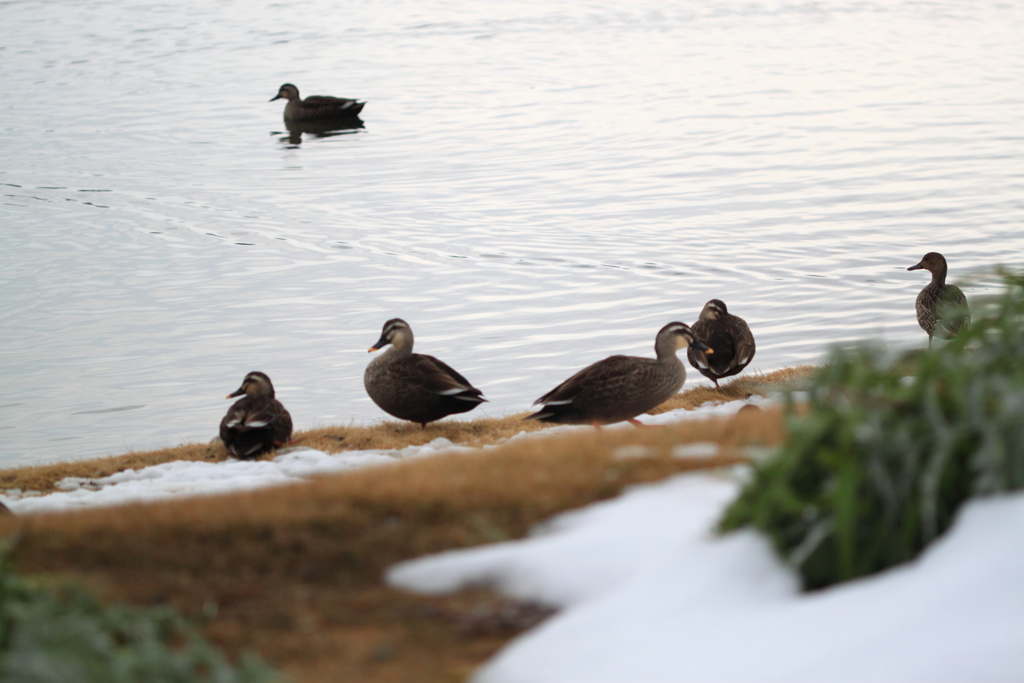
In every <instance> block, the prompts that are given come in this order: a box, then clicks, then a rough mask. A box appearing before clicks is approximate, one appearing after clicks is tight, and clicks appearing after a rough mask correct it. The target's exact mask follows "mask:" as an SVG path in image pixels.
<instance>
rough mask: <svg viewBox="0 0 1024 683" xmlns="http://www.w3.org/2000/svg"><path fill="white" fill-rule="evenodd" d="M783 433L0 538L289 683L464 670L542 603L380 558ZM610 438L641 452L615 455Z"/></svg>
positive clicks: (461, 673)
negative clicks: (712, 447) (454, 587)
mask: <svg viewBox="0 0 1024 683" xmlns="http://www.w3.org/2000/svg"><path fill="white" fill-rule="evenodd" d="M810 371H811V370H810V369H807V368H795V369H788V370H785V371H779V372H778V373H771V374H769V375H765V376H760V377H758V376H753V377H750V378H741V379H738V380H736V381H734V382H732V383H731V384H730V385H729V387H728V388H726V389H725V390H724V391H722V392H716V391H715V390H713V389H711V390H708V389H706V388H698V389H694V390H691V391H690V392H685V393H683V394H680V395H679V396H678V397H676V398H675V399H673V401H671V402H669V404H667V405H666V406H663V407H662V409H663V410H667V409H672V408H676V407H685V406H686V405H699V404H700V403H703V402H704V401H706V400H708V397H707V396H708V394H713V395H714V396H713V400H723V399H724V400H735V399H741V398H745V397H746V396H748V395H749V394H751V393H764V392H765V391H767V390H768V389H769V388H771V387H775V388H778V387H780V386H781V385H783V384H792V383H793V382H798V381H800V380H801V378H803V377H806V376H807V375H808V374H809V372H810ZM495 423H496V424H495ZM531 424H533V423H523V422H521V420H520V418H519V417H517V416H513V417H511V418H504V419H502V420H476V421H469V422H457V421H450V422H445V423H440V424H437V425H433V426H431V427H428V428H427V430H423V431H421V430H420V429H419V428H418V426H415V425H413V426H412V427H414V429H410V428H408V426H406V425H400V424H396V423H385V424H382V425H376V426H373V427H360V428H325V429H322V430H312V431H311V432H304V433H303V434H301V435H300V439H299V440H300V443H302V444H303V445H311V446H312V447H314V448H320V447H323V446H319V445H313V444H319V443H322V442H324V443H327V444H328V445H329V446H333V448H331V450H335V451H340V450H345V448H344V446H351V445H352V444H359V445H357V446H354V447H357V448H389V447H396V446H387V445H373V444H381V443H392V442H393V441H389V440H397V443H398V444H399V445H409V444H410V443H426V442H429V441H430V440H432V439H435V438H437V437H439V436H444V437H445V438H449V439H451V440H452V441H454V442H463V443H471V444H473V443H476V444H483V443H493V442H495V441H499V440H500V439H502V438H504V436H503V435H504V434H505V433H506V431H508V432H510V433H509V434H508V435H511V434H514V433H518V432H519V431H522V430H523V427H526V428H529V425H531ZM784 434H785V429H784V425H783V419H782V412H781V410H780V409H778V408H768V409H764V410H744V411H741V412H740V413H738V414H736V415H734V416H732V417H730V418H711V419H702V420H686V421H683V422H679V423H676V424H671V425H667V426H665V427H660V428H650V429H617V430H603V431H600V432H598V431H596V430H574V431H571V432H564V433H558V434H552V435H551V436H550V437H549V438H544V439H520V440H516V441H514V442H511V443H507V444H503V445H499V446H498V447H496V448H494V449H489V450H487V451H485V452H475V453H452V454H445V455H438V456H434V457H431V458H422V459H412V460H407V461H402V462H398V463H395V464H392V465H388V466H378V467H368V468H365V469H360V470H354V471H350V472H346V473H342V474H332V475H324V476H319V477H315V478H312V479H310V480H309V481H305V482H301V483H297V484H291V485H286V486H277V487H272V488H265V489H259V490H254V491H247V492H242V493H234V494H227V495H219V496H201V497H192V498H183V499H176V500H171V501H165V502H159V503H150V504H145V505H143V504H136V505H125V506H118V507H106V508H95V509H86V510H80V511H74V512H66V513H54V514H41V515H31V516H25V517H23V518H12V517H8V518H6V519H0V535H2V536H3V537H5V538H8V539H10V542H11V543H12V556H13V559H14V560H15V562H16V563H17V565H18V567H19V569H20V570H21V571H24V572H27V573H34V574H39V573H48V574H56V575H59V576H62V577H67V578H70V579H71V580H73V581H76V582H79V583H81V584H84V585H85V586H86V587H88V588H90V589H91V590H93V591H96V592H97V593H98V594H99V595H100V596H102V598H103V599H104V600H107V601H126V602H129V603H132V604H137V605H152V604H170V605H172V606H174V607H175V608H177V609H179V610H180V611H182V612H183V613H185V614H190V615H206V618H208V622H207V623H206V625H205V632H206V634H207V636H208V637H209V638H210V639H211V640H213V641H214V642H215V643H217V644H218V645H220V646H221V647H223V648H225V650H226V651H227V652H228V653H229V654H232V655H235V654H237V653H239V652H241V651H243V650H253V651H256V652H258V653H259V654H260V655H261V656H263V657H264V658H265V659H267V660H268V661H269V662H270V663H271V664H273V665H275V666H277V667H279V668H280V669H281V670H282V671H283V672H285V673H286V674H287V675H289V676H290V677H291V678H292V680H295V681H303V682H312V683H318V682H320V681H324V682H326V681H338V680H358V681H382V682H384V681H388V682H390V681H426V682H431V681H455V680H463V679H464V678H465V677H466V676H467V675H468V674H469V673H470V672H471V671H472V670H473V669H474V668H475V667H476V666H478V665H479V664H480V663H482V662H483V661H484V660H486V659H487V658H488V657H489V656H491V655H492V654H493V653H494V652H495V651H497V649H498V648H500V647H501V646H502V645H503V644H504V643H505V642H507V641H508V640H509V639H510V638H511V637H513V636H514V635H516V634H517V633H519V632H521V631H522V630H523V629H525V628H528V627H530V626H532V625H533V624H534V623H536V622H537V621H539V620H540V619H543V618H544V617H545V616H546V615H547V614H548V613H549V610H548V609H547V608H545V607H544V606H542V605H529V604H517V603H514V602H512V601H509V600H507V599H504V598H503V597H501V596H499V595H497V594H494V593H492V592H490V591H488V590H487V589H486V588H478V589H473V590H470V591H464V592H462V593H459V594H457V595H453V596H441V597H424V596H417V595H410V594H407V593H403V592H401V591H398V590H394V589H391V588H389V587H387V586H385V585H383V584H382V582H381V575H382V572H383V571H384V570H385V569H386V568H387V567H388V566H390V565H391V564H393V563H395V562H398V561H401V560H404V559H409V558H413V557H418V556H421V555H424V554H427V553H432V552H439V551H442V550H447V549H453V548H464V547H469V546H474V545H479V544H482V543H489V542H494V541H499V540H506V539H514V538H521V537H523V536H524V535H525V534H526V533H527V532H528V531H529V529H530V528H531V527H533V526H534V525H536V524H537V523H539V522H541V521H543V520H544V519H547V518H549V517H551V516H552V515H554V514H557V513H559V512H562V511H566V510H570V509H574V508H578V507H581V506H583V505H587V504H589V503H592V502H595V501H598V500H603V499H607V498H609V497H612V496H615V495H618V494H619V493H620V492H621V491H622V490H623V489H624V488H625V487H627V486H630V485H632V484H637V483H643V482H652V481H657V480H660V479H664V478H665V477H668V476H671V475H673V474H676V473H679V472H686V471H694V470H702V469H711V468H720V467H723V466H729V465H732V464H736V463H740V462H744V461H745V455H744V453H743V449H744V448H745V447H747V446H753V445H756V446H772V445H775V444H778V443H780V442H781V440H782V439H783V437H784ZM339 437H343V438H341V439H339ZM364 439H367V440H369V441H368V442H367V443H366V445H363V444H364V441H363V440H364ZM331 442H333V443H331ZM696 442H714V443H717V444H718V445H719V449H718V453H717V455H715V456H713V457H709V458H704V457H702V458H688V457H678V456H677V455H676V453H677V452H678V451H677V450H676V447H677V446H680V445H682V444H687V443H696ZM624 446H637V447H642V448H631V449H630V450H629V454H630V455H629V457H623V453H624V451H623V450H622V448H623V447H624ZM202 448H211V447H210V446H200V445H197V444H191V445H188V446H182V447H179V448H176V449H163V450H161V451H154V452H150V453H148V454H127V455H125V456H121V457H120V459H105V461H91V463H89V464H85V463H65V464H63V465H64V466H65V467H82V466H83V465H85V466H86V467H93V468H96V467H99V466H102V467H105V468H113V467H124V466H127V465H128V464H129V463H134V462H139V458H140V457H141V456H142V455H144V456H146V457H148V458H155V459H161V458H162V460H160V461H166V460H171V459H174V458H175V457H176V455H177V454H178V453H182V452H185V453H195V452H196V450H189V449H197V450H198V449H202ZM637 454H639V455H637ZM200 455H202V452H201V450H200ZM98 462H102V463H103V464H102V465H98V464H97V463H98ZM46 467H51V468H52V467H57V466H54V465H51V466H46ZM33 469H37V470H38V469H40V468H33ZM7 472H12V470H8V471H7ZM58 474H60V475H61V476H66V474H65V472H64V471H62V472H57V471H55V470H46V471H42V472H40V471H37V472H35V473H34V474H33V475H32V476H33V477H35V479H30V478H29V477H26V478H25V479H24V481H39V482H47V481H51V482H52V481H56V479H54V477H57V476H58ZM75 476H79V475H75ZM86 476H94V475H88V474H87V475H86ZM8 486H9V485H8Z"/></svg>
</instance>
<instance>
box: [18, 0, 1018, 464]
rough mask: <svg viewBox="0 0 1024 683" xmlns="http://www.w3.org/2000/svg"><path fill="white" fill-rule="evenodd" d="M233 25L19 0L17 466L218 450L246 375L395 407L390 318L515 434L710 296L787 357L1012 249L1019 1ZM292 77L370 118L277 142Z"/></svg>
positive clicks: (265, 10)
mask: <svg viewBox="0 0 1024 683" xmlns="http://www.w3.org/2000/svg"><path fill="white" fill-rule="evenodd" d="M237 9H238V8H237V6H235V5H231V4H228V5H216V4H210V3H197V2H185V3H184V4H179V5H176V6H175V10H174V11H173V12H169V11H168V10H167V8H166V7H164V6H162V5H155V4H150V3H148V2H146V1H143V0H137V1H135V2H129V3H127V4H125V3H118V4H115V5H109V4H106V3H99V2H94V1H93V0H86V1H85V2H81V3H77V4H68V3H63V4H62V3H58V4H52V3H14V4H7V5H5V6H4V9H3V13H4V21H3V22H2V24H0V25H2V26H3V29H2V30H3V31H4V33H5V36H4V37H5V40H4V46H5V49H4V59H5V71H4V76H3V78H4V84H5V88H6V90H7V91H8V92H17V93H19V97H17V98H8V99H7V100H5V103H4V117H3V120H4V126H3V127H0V145H2V147H3V149H4V152H5V163H4V164H3V166H2V167H0V206H2V208H0V214H2V216H3V226H4V230H3V231H2V232H0V235H2V237H0V240H2V244H0V247H2V248H0V282H2V288H3V289H2V291H3V296H2V297H0V321H2V326H0V330H2V334H0V357H2V358H3V361H2V364H0V368H2V370H0V372H2V379H3V382H2V383H0V429H3V430H4V439H3V441H2V443H0V462H2V463H28V462H35V461H39V460H44V459H57V458H74V457H85V456H94V455H102V454H109V453H118V452H123V451H124V450H126V449H128V448H152V447H160V446H166V445H172V444H176V443H180V442H181V441H185V440H203V441H205V440H208V439H209V438H211V437H212V436H213V435H214V434H215V433H216V428H217V424H218V422H219V420H220V418H221V416H222V415H223V414H224V411H225V410H226V409H227V402H225V401H224V400H223V398H222V397H223V396H224V394H225V393H227V392H229V391H231V390H233V389H235V388H236V387H237V378H238V377H240V376H243V375H244V374H245V373H246V372H248V371H250V370H262V371H264V372H266V373H268V374H269V375H270V376H271V377H272V378H273V380H274V385H275V387H276V389H277V392H278V396H279V398H281V400H282V401H283V402H284V403H285V405H286V406H287V407H288V408H289V410H290V412H291V414H292V415H293V417H294V418H295V421H296V427H297V428H298V429H304V428H308V427H312V426H315V425H317V424H330V423H341V424H347V423H350V422H365V421H370V420H376V419H379V418H381V417H383V415H382V414H381V413H380V411H379V410H377V409H376V407H375V406H374V405H373V404H372V403H371V402H370V400H369V398H368V397H367V396H366V395H365V392H364V391H363V387H362V372H363V369H364V368H365V366H366V363H367V362H368V361H369V357H368V356H367V354H366V349H367V348H368V346H369V345H370V344H372V343H373V342H374V341H375V340H376V338H377V336H378V334H379V332H380V327H381V325H382V324H383V323H384V321H385V320H387V319H389V318H393V317H401V318H404V319H405V320H408V321H409V323H410V324H411V325H412V326H413V327H414V328H415V329H416V331H417V339H416V342H417V350H419V351H421V352H423V353H430V354H434V355H437V356H438V357H441V358H445V359H446V360H450V361H451V362H452V363H453V365H455V366H456V367H458V368H459V371H460V372H463V373H465V374H466V376H468V377H471V378H472V379H473V382H474V384H475V385H476V386H479V387H480V388H481V389H482V390H483V391H484V393H485V394H486V396H487V398H488V399H490V401H491V402H490V403H489V404H485V406H484V407H483V408H481V409H479V410H482V411H483V413H481V414H487V415H501V414H505V413H508V412H512V411H523V410H526V409H527V408H528V407H529V404H530V403H531V402H532V401H533V400H534V399H535V398H537V396H539V395H540V394H542V393H543V392H544V391H546V390H547V389H549V388H550V387H551V386H553V385H554V384H555V383H556V382H558V381H560V380H562V379H564V378H565V377H566V376H567V375H568V374H569V373H570V372H571V371H572V370H573V369H578V368H580V367H582V366H583V365H586V364H589V363H591V362H593V361H595V360H597V359H599V358H601V357H604V356H606V355H609V354H612V353H632V354H644V355H649V356H650V355H652V354H653V348H652V343H651V340H652V339H653V337H654V334H655V333H656V332H657V330H658V329H659V328H660V327H661V326H662V325H664V324H665V323H667V322H669V321H671V320H682V321H684V322H690V323H692V322H693V321H694V320H696V317H697V314H698V313H699V311H700V308H701V307H702V306H703V305H704V303H705V302H706V301H708V300H709V299H711V298H719V299H722V300H724V301H725V302H726V303H727V304H728V306H729V310H730V311H731V312H734V313H735V314H736V315H739V316H740V317H742V318H744V319H746V320H747V322H748V323H749V324H750V326H751V329H752V330H753V332H754V335H755V337H756V338H757V346H758V353H757V356H756V358H755V359H754V362H753V364H752V366H751V367H750V368H748V370H747V371H748V372H750V371H756V370H759V369H760V370H769V369H773V368H777V367H779V366H782V365H785V364H794V363H801V362H813V361H815V360H817V359H819V358H820V357H821V354H822V352H823V350H824V349H825V347H826V346H827V344H829V343H833V342H840V341H844V340H850V339H860V338H872V339H876V340H878V341H880V342H882V343H885V344H887V345H890V346H894V347H901V346H907V345H918V346H924V345H925V343H926V341H927V338H926V335H925V334H924V333H923V332H922V331H921V330H920V328H918V327H917V323H916V318H915V315H914V299H915V297H916V295H917V292H918V291H919V290H920V289H921V287H923V286H924V282H922V281H921V279H920V278H919V277H914V276H915V273H908V272H906V270H905V269H906V267H907V266H910V265H913V264H914V263H917V261H919V260H920V258H921V256H922V255H923V254H924V253H926V252H928V251H932V250H937V251H940V252H942V253H944V254H945V255H946V257H947V259H948V260H949V266H950V278H951V279H952V280H958V279H960V278H964V277H968V276H974V275H977V274H979V273H983V272H984V271H985V270H986V269H988V268H990V267H991V266H992V265H993V264H995V263H1007V264H1015V265H1022V256H1021V254H1022V253H1024V236H1022V235H1024V233H1022V231H1021V229H1020V226H1021V224H1022V223H1024V174H1022V173H1021V168H1024V144H1022V142H1024V140H1022V137H1024V126H1022V121H1021V115H1020V112H1021V111H1024V106H1022V105H1024V101H1022V100H1024V90H1022V89H1021V88H1020V87H1019V84H1020V82H1021V77H1022V75H1024V48H1022V46H1021V42H1022V41H1020V39H1019V36H1020V35H1021V34H1022V29H1024V6H1019V5H1018V4H1012V3H1003V4H1000V3H995V2H982V3H971V4H967V3H964V4H962V5H957V4H952V3H941V2H917V1H914V2H911V1H909V0H908V1H907V2H895V3H885V4H872V5H867V4H863V3H859V2H852V1H850V2H844V1H842V0H834V1H832V0H830V1H828V2H823V3H813V4H787V3H781V2H773V1H770V0H764V1H763V2H753V3H731V2H700V3H693V2H640V3H635V4H633V5H630V6H628V7H627V6H623V5H622V4H621V3H617V4H612V3H603V2H597V3H594V2H587V3H582V2H580V3H573V2H567V3H556V4H552V3H545V2H539V1H537V2H530V1H528V2H516V3H500V2H499V3H479V2H431V1H430V0H427V1H425V2H415V3H413V2H403V1H398V0H394V1H392V2H388V3H370V4H366V5H351V4H346V5H345V6H344V7H340V6H336V5H335V4H334V3H328V2H326V1H320V2H312V3H304V4H301V5H294V4H290V5H282V4H273V3H267V4H262V5H255V6H249V5H247V7H246V11H245V12H244V13H239V12H238V11H237ZM211 65H216V68H211ZM293 79H294V80H296V81H300V82H301V83H303V84H304V87H306V85H307V84H308V88H309V91H310V92H318V91H319V92H352V93H359V94H360V97H361V98H365V99H367V100H369V101H370V102H372V105H373V109H372V112H371V111H367V116H366V117H365V118H366V124H365V125H366V127H365V128H362V127H337V128H331V129H324V130H311V129H307V128H303V129H301V130H300V129H293V128H291V127H288V128H287V134H286V133H285V132H284V131H283V130H282V124H281V111H280V109H278V108H277V107H270V106H269V105H267V104H266V98H267V93H268V91H269V92H272V91H273V88H275V87H278V86H279V85H280V84H281V83H283V82H286V81H289V80H293ZM360 125H361V123H360ZM268 131H275V132H274V133H273V135H272V136H271V137H270V138H269V139H268V135H267V132H268ZM355 133H358V135H357V134H355ZM303 136H305V140H306V144H301V143H302V140H303ZM319 136H324V137H330V138H332V139H330V140H325V139H324V140H321V139H316V140H312V139H311V138H318V137H319ZM311 142H317V143H319V142H324V143H326V144H310V143H311ZM282 143H284V144H282ZM965 291H966V293H967V295H968V297H977V296H983V295H985V294H986V293H988V292H990V291H991V285H990V284H988V283H987V282H986V281H985V280H984V278H982V279H981V280H980V281H979V282H978V283H977V284H974V285H972V286H970V287H967V288H965ZM689 380H690V381H691V382H704V380H703V379H702V378H701V377H700V376H699V374H698V373H696V372H695V371H692V372H690V373H689ZM478 412H479V411H478Z"/></svg>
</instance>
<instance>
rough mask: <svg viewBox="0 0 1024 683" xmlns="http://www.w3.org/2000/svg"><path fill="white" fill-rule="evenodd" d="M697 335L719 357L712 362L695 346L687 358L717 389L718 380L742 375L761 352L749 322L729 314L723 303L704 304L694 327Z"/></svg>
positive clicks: (717, 300) (694, 332)
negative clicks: (756, 345) (755, 353)
mask: <svg viewBox="0 0 1024 683" xmlns="http://www.w3.org/2000/svg"><path fill="white" fill-rule="evenodd" d="M693 334H694V335H696V337H697V339H700V340H701V341H702V342H704V343H705V344H707V345H708V346H710V347H711V348H713V349H714V350H715V353H714V355H713V356H711V357H710V358H709V357H708V355H707V354H706V353H705V352H703V351H701V350H700V349H698V348H697V347H696V346H691V347H690V348H688V349H687V350H686V358H687V360H689V361H690V365H692V366H693V367H694V368H696V369H697V371H698V372H700V374H702V375H704V376H705V377H707V378H708V379H710V380H711V381H712V382H714V383H715V387H716V388H717V387H718V380H720V379H723V378H725V377H732V376H733V375H738V374H740V372H742V370H743V368H745V367H747V365H749V364H750V361H752V360H753V359H754V352H755V351H756V350H757V348H756V347H755V345H754V335H753V334H752V333H751V332H750V328H749V327H748V326H747V322H746V321H745V320H744V319H743V318H740V317H738V316H735V315H732V314H731V313H729V309H727V308H726V307H725V302H724V301H722V300H720V299H712V300H711V301H709V302H707V303H706V304H704V308H703V309H702V310H701V312H700V317H699V318H698V320H697V322H695V323H694V324H693Z"/></svg>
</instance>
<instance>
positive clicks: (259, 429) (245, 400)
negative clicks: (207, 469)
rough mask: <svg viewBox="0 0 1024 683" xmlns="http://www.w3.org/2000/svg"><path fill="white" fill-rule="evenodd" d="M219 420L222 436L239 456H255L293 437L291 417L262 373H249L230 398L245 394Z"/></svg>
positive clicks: (244, 457) (231, 452)
mask: <svg viewBox="0 0 1024 683" xmlns="http://www.w3.org/2000/svg"><path fill="white" fill-rule="evenodd" d="M242 394H245V396H243V397H242V398H240V399H239V400H238V401H235V403H234V404H233V405H232V406H231V407H230V408H228V412H227V415H225V416H224V419H223V420H221V421H220V439H221V441H223V442H224V445H225V446H227V449H228V453H230V454H231V455H233V456H235V457H236V458H241V459H243V460H244V459H247V458H255V457H257V456H259V455H261V454H262V453H265V452H267V451H269V450H270V449H271V448H275V447H277V446H283V445H284V444H286V443H288V441H289V439H291V438H292V416H291V415H290V414H288V411H287V410H285V407H284V406H283V405H281V402H280V401H278V400H277V399H276V398H275V397H274V385H273V384H271V382H270V378H269V377H267V376H266V375H265V374H263V373H262V372H250V373H249V374H248V375H246V376H245V379H244V380H242V386H240V387H239V388H238V389H237V390H236V391H234V392H232V393H230V394H228V395H227V398H235V397H236V396H242Z"/></svg>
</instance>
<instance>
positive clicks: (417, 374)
mask: <svg viewBox="0 0 1024 683" xmlns="http://www.w3.org/2000/svg"><path fill="white" fill-rule="evenodd" d="M411 360H412V361H413V363H412V364H411V366H409V367H411V368H412V370H413V372H412V373H410V375H411V376H410V379H415V380H416V381H417V383H418V384H420V385H421V386H422V387H423V388H424V389H426V390H427V391H429V392H431V393H433V394H437V395H438V396H450V397H451V398H457V399H460V400H463V401H471V402H473V403H482V402H484V401H486V400H487V399H485V398H484V395H483V392H482V391H480V390H479V389H477V388H476V387H474V386H473V385H472V384H470V383H469V380H468V379H466V378H465V377H463V376H462V375H460V374H459V373H458V372H456V371H455V369H454V368H452V367H451V366H449V365H448V364H447V363H445V362H444V361H442V360H439V359H437V358H434V357H433V356H428V355H425V354H421V353H414V354H413V355H412V358H411Z"/></svg>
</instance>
